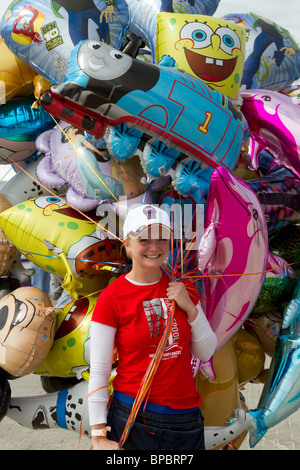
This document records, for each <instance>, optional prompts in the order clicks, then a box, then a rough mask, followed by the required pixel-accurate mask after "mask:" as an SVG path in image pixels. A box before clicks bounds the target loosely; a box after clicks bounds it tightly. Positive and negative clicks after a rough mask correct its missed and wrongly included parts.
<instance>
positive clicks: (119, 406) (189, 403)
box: [88, 205, 216, 450]
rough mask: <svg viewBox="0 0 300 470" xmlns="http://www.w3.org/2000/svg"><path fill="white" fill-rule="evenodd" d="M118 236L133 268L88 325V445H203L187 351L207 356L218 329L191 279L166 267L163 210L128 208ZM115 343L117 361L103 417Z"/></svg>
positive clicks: (167, 231)
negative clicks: (90, 441) (179, 279)
mask: <svg viewBox="0 0 300 470" xmlns="http://www.w3.org/2000/svg"><path fill="white" fill-rule="evenodd" d="M123 235H124V237H125V240H124V245H125V248H126V251H127V253H128V254H129V255H130V256H131V258H132V269H131V271H130V272H129V273H128V274H126V275H123V276H121V277H119V278H118V279H116V280H115V281H114V282H113V283H111V284H110V285H109V286H108V287H107V288H106V289H105V290H104V291H103V292H102V293H101V295H100V297H99V299H98V301H97V304H96V306H95V309H94V312H93V318H92V322H91V330H90V336H91V357H90V380H89V398H88V400H89V416H90V425H91V430H92V431H91V434H92V438H93V448H94V449H98V450H109V449H110V450H112V449H119V448H122V447H123V446H124V449H126V450H145V449H146V450H149V449H150V450H155V449H157V450H168V449H170V450H171V449H172V450H188V449H189V450H201V449H202V450H204V426H203V418H202V413H201V411H200V408H199V405H200V404H201V397H200V395H199V394H198V392H197V391H196V388H195V383H194V379H193V373H192V368H191V367H190V354H191V353H192V354H193V355H194V356H195V357H198V358H199V359H202V360H205V361H207V360H209V359H210V357H211V356H212V354H213V352H214V350H215V346H216V337H215V334H214V333H213V332H212V330H211V328H210V326H209V323H208V322H207V320H206V317H205V315H204V313H203V311H202V309H201V306H200V302H199V300H200V297H199V294H198V292H197V290H196V288H195V287H194V286H193V284H192V283H191V282H190V281H184V282H177V281H176V274H175V273H168V272H167V271H166V269H165V266H164V261H165V260H166V258H167V257H168V253H169V247H170V237H171V236H172V230H171V225H170V220H169V217H168V214H167V213H166V212H164V211H163V210H162V209H161V208H159V207H156V206H151V205H138V206H136V207H135V208H132V209H131V210H130V211H129V213H128V215H127V217H126V219H125V222H124V233H123ZM172 275H173V277H174V280H173V278H172ZM114 345H115V346H116V348H117V350H118V357H119V363H118V368H117V375H116V377H115V378H114V392H113V398H112V402H111V404H110V407H109V413H108V415H107V416H106V409H107V401H108V390H107V386H108V380H109V377H110V375H111V364H112V356H113V350H114ZM162 345H163V346H162ZM145 371H147V372H146V374H145ZM151 374H152V375H151ZM154 374H155V380H154V381H152V379H153V376H154ZM148 390H150V391H149V393H148ZM146 395H147V399H146V401H145V403H143V406H142V407H141V409H140V411H139V407H140V406H141V402H142V400H144V399H145V398H144V397H145V396H146ZM135 397H136V398H135ZM136 403H137V404H136ZM125 423H126V426H125V428H124V424H125ZM106 424H108V426H106ZM106 436H107V437H106Z"/></svg>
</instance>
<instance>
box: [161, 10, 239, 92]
mask: <svg viewBox="0 0 300 470" xmlns="http://www.w3.org/2000/svg"><path fill="white" fill-rule="evenodd" d="M245 37H246V30H245V29H244V28H243V27H241V26H239V25H235V24H233V23H230V22H229V21H224V20H221V19H219V18H212V17H210V16H204V15H181V14H174V13H160V14H159V15H158V18H157V56H158V57H157V60H158V61H160V60H161V59H163V58H164V56H165V55H167V56H170V57H171V58H173V59H174V60H175V67H176V68H178V69H180V70H184V71H185V72H187V73H188V74H190V75H191V76H192V77H197V78H200V79H201V80H203V81H204V82H205V83H206V84H208V85H210V86H211V87H212V88H214V89H216V90H219V91H220V92H221V93H223V94H225V95H227V96H229V97H230V98H233V99H235V98H236V97H237V95H238V91H239V88H240V83H241V78H242V71H243V65H244V58H245Z"/></svg>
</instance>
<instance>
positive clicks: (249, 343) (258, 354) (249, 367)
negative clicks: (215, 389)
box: [232, 329, 265, 386]
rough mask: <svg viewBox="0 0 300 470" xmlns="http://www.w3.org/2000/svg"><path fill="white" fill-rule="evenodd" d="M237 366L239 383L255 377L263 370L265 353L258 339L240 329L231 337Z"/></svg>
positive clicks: (242, 383)
mask: <svg viewBox="0 0 300 470" xmlns="http://www.w3.org/2000/svg"><path fill="white" fill-rule="evenodd" d="M232 341H233V344H234V349H235V353H236V359H237V367H238V381H239V385H240V386H241V385H244V384H246V383H247V382H250V381H251V380H254V379H256V377H258V376H259V375H260V374H261V373H262V371H263V370H264V364H265V353H264V350H263V347H262V346H261V344H260V343H259V341H258V340H257V339H256V338H254V336H252V335H251V333H249V332H248V331H245V330H243V329H240V330H239V331H237V333H235V335H234V336H233V337H232Z"/></svg>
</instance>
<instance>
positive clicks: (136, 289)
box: [92, 273, 201, 409]
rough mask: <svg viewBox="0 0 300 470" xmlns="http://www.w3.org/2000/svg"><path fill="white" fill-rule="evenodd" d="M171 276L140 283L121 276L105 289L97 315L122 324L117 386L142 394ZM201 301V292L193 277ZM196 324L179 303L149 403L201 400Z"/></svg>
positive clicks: (191, 403)
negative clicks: (195, 369)
mask: <svg viewBox="0 0 300 470" xmlns="http://www.w3.org/2000/svg"><path fill="white" fill-rule="evenodd" d="M169 282H170V279H169V277H168V276H167V274H165V273H163V274H162V277H161V279H160V281H159V282H157V283H155V284H149V285H135V284H133V283H132V282H130V281H129V280H128V279H126V277H125V275H123V276H121V277H119V278H118V279H116V280H115V281H113V283H112V284H111V285H109V286H108V287H106V289H105V290H104V291H103V292H102V293H101V294H100V296H99V299H98V301H97V304H96V306H95V309H94V312H93V318H92V320H93V321H96V322H99V323H103V324H105V325H108V326H112V327H114V328H117V333H116V338H115V345H116V347H117V350H118V353H119V363H118V367H117V375H116V377H115V378H114V388H115V389H116V390H118V391H119V392H122V393H125V394H126V395H129V396H131V397H134V398H135V396H136V394H137V392H138V389H139V387H140V384H141V381H142V379H143V377H144V375H145V372H146V370H147V367H148V365H149V362H150V360H151V359H152V357H153V355H154V354H155V351H156V348H157V345H158V343H159V340H160V338H161V335H162V331H163V329H164V326H165V323H166V319H167V316H168V313H169V311H170V307H171V302H170V301H169V300H168V299H167V297H166V289H167V287H168V284H169ZM188 284H189V285H188V286H187V287H188V292H189V294H190V297H191V299H192V301H193V303H194V304H195V305H197V303H198V302H199V299H200V298H199V294H198V292H197V290H196V288H195V287H194V286H193V285H192V283H190V282H188ZM190 340H191V329H190V325H189V323H188V320H187V316H186V313H185V312H184V311H183V310H181V309H180V308H179V307H178V306H177V305H176V310H175V316H174V323H173V328H172V332H171V334H170V336H169V339H168V342H167V345H166V348H165V351H164V354H163V357H162V359H161V362H160V365H159V367H158V370H157V372H156V375H155V377H154V379H153V382H152V386H151V390H150V395H149V398H148V401H149V403H155V404H157V405H165V406H169V407H171V408H175V409H180V408H193V407H196V406H199V405H200V404H201V397H200V395H199V394H198V392H197V390H196V388H195V383H194V378H193V373H192V367H191V355H190V348H189V345H190Z"/></svg>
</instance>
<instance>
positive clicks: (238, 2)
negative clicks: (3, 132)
mask: <svg viewBox="0 0 300 470" xmlns="http://www.w3.org/2000/svg"><path fill="white" fill-rule="evenodd" d="M49 1H50V0H49ZM140 1H142V0H140ZM10 3H11V0H0V18H2V16H3V14H4V13H5V11H6V9H7V8H8V6H9V5H10ZM28 3H31V2H30V1H29V2H28ZM32 3H33V4H34V3H36V4H38V0H32ZM250 12H253V13H256V14H258V15H260V16H263V17H265V18H268V19H270V20H273V21H274V22H275V23H277V24H278V25H279V26H281V27H283V28H285V29H287V30H288V31H289V33H290V34H291V36H292V37H293V38H294V40H295V41H296V42H297V43H298V45H299V46H300V27H299V23H300V0H285V1H283V0H221V1H220V4H219V6H218V8H217V10H216V11H215V13H214V15H213V16H216V17H219V18H221V17H223V16H225V15H227V14H229V13H235V14H237V13H250ZM5 166H7V165H5ZM1 170H2V171H1ZM3 170H4V169H1V168H0V181H1V180H2V181H3V178H4V179H9V177H10V174H9V173H7V170H6V169H5V171H3Z"/></svg>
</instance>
